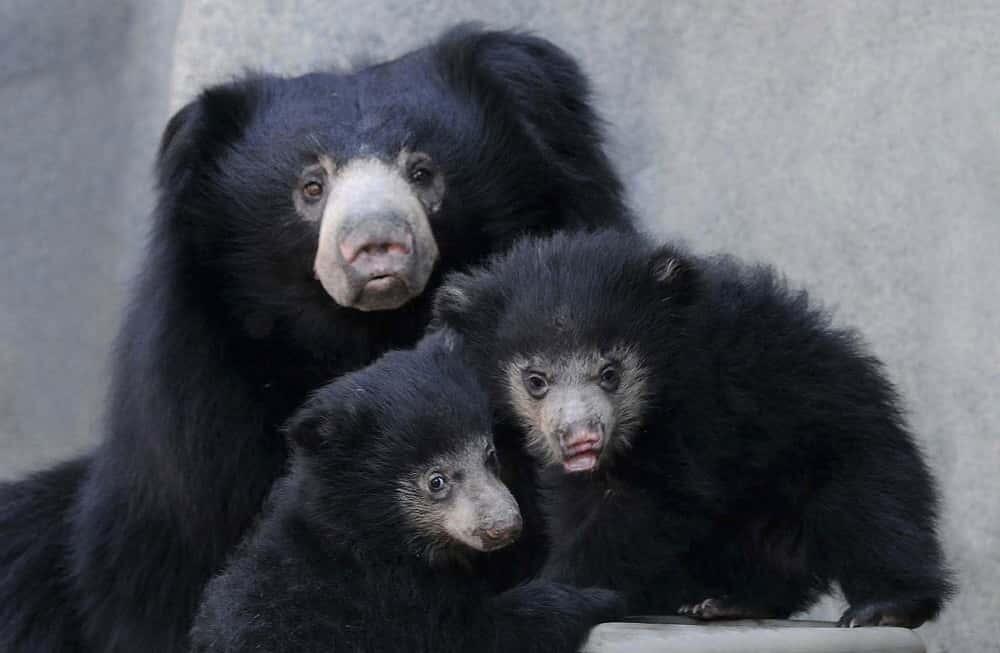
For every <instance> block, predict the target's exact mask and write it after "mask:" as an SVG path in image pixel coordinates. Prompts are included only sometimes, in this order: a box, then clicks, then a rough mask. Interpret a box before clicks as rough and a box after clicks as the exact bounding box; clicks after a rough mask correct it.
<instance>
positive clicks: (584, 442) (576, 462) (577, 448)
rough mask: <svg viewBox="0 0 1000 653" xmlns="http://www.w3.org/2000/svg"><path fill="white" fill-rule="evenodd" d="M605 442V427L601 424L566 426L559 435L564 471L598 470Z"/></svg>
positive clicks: (575, 472) (570, 472)
mask: <svg viewBox="0 0 1000 653" xmlns="http://www.w3.org/2000/svg"><path fill="white" fill-rule="evenodd" d="M604 442H605V435H604V428H603V427H602V426H600V425H596V424H586V425H571V426H569V427H568V428H566V429H565V430H564V431H563V432H562V433H561V434H560V436H559V447H560V451H561V454H562V466H563V471H565V472H566V473H567V474H580V473H584V472H594V471H597V469H598V467H600V463H601V453H602V451H603V450H604Z"/></svg>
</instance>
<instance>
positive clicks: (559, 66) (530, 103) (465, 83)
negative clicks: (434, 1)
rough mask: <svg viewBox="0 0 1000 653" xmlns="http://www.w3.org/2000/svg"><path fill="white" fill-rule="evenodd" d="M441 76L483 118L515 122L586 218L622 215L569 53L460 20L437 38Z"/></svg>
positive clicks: (616, 185)
mask: <svg viewBox="0 0 1000 653" xmlns="http://www.w3.org/2000/svg"><path fill="white" fill-rule="evenodd" d="M437 56H438V58H439V61H440V62H441V63H442V64H443V66H444V70H445V76H446V78H447V79H448V80H449V81H450V83H451V84H452V86H453V87H454V88H456V89H457V90H458V91H459V92H462V93H466V94H468V95H470V96H471V97H472V99H473V100H475V101H476V103H477V104H478V105H479V106H482V107H483V109H484V111H485V114H486V120H487V123H488V124H490V125H494V126H495V125H506V124H508V123H514V124H515V125H517V126H518V128H519V129H520V131H521V132H522V133H523V134H524V136H525V137H526V138H527V139H528V140H529V142H530V143H531V144H533V145H534V147H535V149H536V150H537V151H538V154H539V155H540V156H541V157H542V159H543V160H544V161H545V162H546V163H548V164H549V166H550V168H551V171H550V172H551V177H550V178H549V179H548V180H547V182H548V183H550V184H553V185H555V186H556V187H557V188H558V187H559V186H561V185H564V184H565V185H567V190H568V186H569V185H572V189H573V192H566V193H563V197H564V198H565V199H564V201H565V202H567V203H568V206H567V207H566V208H567V209H568V210H570V211H572V212H573V213H574V214H575V216H576V219H577V220H579V221H580V222H582V223H583V224H584V225H585V226H586V225H590V226H597V225H600V224H605V225H606V224H607V222H608V220H609V217H610V216H615V217H618V216H625V215H626V214H627V211H625V208H624V201H623V200H622V194H623V192H622V184H621V181H620V180H619V178H618V175H617V173H616V172H615V171H614V168H613V166H612V165H611V162H610V161H609V160H608V158H607V155H606V154H605V152H604V138H603V135H602V133H601V121H600V119H599V118H598V117H597V114H596V113H595V111H594V109H593V107H592V106H591V102H590V85H589V83H588V81H587V78H586V77H585V76H584V74H583V72H582V71H581V70H580V67H579V65H578V64H577V63H576V61H575V60H574V59H573V58H572V57H570V56H569V55H568V54H567V53H566V52H565V51H563V50H562V49H560V48H559V47H557V46H556V45H554V44H553V43H551V42H549V41H547V40H545V39H543V38H539V37H536V36H532V35H530V34H524V33H519V32H513V31H482V30H480V29H478V28H477V27H476V26H475V25H468V24H467V25H460V26H458V27H456V28H453V29H452V30H450V31H449V32H447V33H446V34H445V35H444V36H443V37H442V38H441V40H440V41H439V42H438V44H437Z"/></svg>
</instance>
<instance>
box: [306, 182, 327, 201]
mask: <svg viewBox="0 0 1000 653" xmlns="http://www.w3.org/2000/svg"><path fill="white" fill-rule="evenodd" d="M302 195H303V197H305V198H306V199H307V200H309V201H311V202H315V201H316V200H318V199H320V198H321V197H323V184H321V183H320V182H318V181H307V182H306V183H304V184H303V185H302Z"/></svg>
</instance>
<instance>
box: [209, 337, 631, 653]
mask: <svg viewBox="0 0 1000 653" xmlns="http://www.w3.org/2000/svg"><path fill="white" fill-rule="evenodd" d="M457 340H458V339H457V337H456V336H455V335H454V334H453V333H447V332H445V333H438V334H434V335H431V336H428V337H427V338H425V339H424V340H423V341H422V342H421V343H419V344H418V346H417V348H416V349H414V350H411V351H395V352H390V353H388V354H386V355H385V356H383V357H382V358H381V359H380V360H378V361H377V362H376V363H374V364H373V365H371V366H369V367H367V368H365V369H363V370H360V371H358V372H355V373H352V374H349V375H346V376H344V377H341V378H340V379H339V380H337V381H335V382H333V383H331V384H330V385H328V386H326V387H325V388H323V389H322V390H320V391H318V392H317V393H316V394H315V395H314V396H313V398H312V399H311V400H310V401H309V402H307V404H306V406H305V407H303V408H302V409H301V410H300V411H299V412H298V414H297V415H296V416H295V417H293V418H292V421H291V422H290V424H289V427H288V433H289V437H290V439H291V440H292V443H293V447H294V449H295V452H294V455H293V458H292V462H291V471H290V473H289V475H288V476H287V477H286V478H284V479H283V480H281V481H279V484H278V485H277V486H276V489H275V491H274V494H273V495H272V497H271V499H270V507H269V509H268V511H267V512H266V516H265V517H264V518H263V519H262V521H261V523H260V524H259V525H258V528H257V530H256V531H255V532H254V533H253V534H252V535H251V536H250V537H249V539H248V540H247V541H246V542H245V543H244V544H243V545H242V546H241V549H240V551H239V552H238V553H237V554H236V556H235V557H234V558H233V559H232V560H231V561H230V564H229V565H228V567H227V569H226V571H224V572H223V573H222V575H220V576H219V577H217V578H215V579H214V580H213V581H212V582H211V583H210V584H209V586H208V588H207V590H206V592H205V597H204V599H203V602H202V606H201V610H200V612H199V616H198V618H197V620H196V622H195V626H194V629H193V632H192V638H193V642H194V650H196V651H329V650H335V651H435V652H439V651H498V652H500V651H539V652H541V651H565V652H567V653H569V652H570V651H575V650H576V649H577V647H578V646H579V645H580V644H581V642H582V641H583V639H584V637H585V636H586V634H587V631H588V630H589V629H590V628H591V627H592V626H594V625H596V624H597V623H599V622H601V621H606V620H609V619H613V618H615V617H616V616H620V614H621V613H622V610H623V607H622V601H621V598H620V596H619V595H618V594H617V593H616V592H613V591H609V590H602V589H577V588H575V587H571V586H568V585H563V584H559V583H556V582H552V581H548V580H536V581H533V582H530V583H527V584H525V585H521V586H518V587H516V588H514V589H511V590H508V591H506V592H504V593H500V594H498V593H496V592H494V591H492V590H491V589H490V586H489V584H488V582H487V581H486V580H485V579H484V578H483V577H482V576H480V575H479V574H478V573H477V572H476V571H475V569H476V566H475V565H474V564H472V563H473V559H474V557H475V556H476V554H477V552H482V551H492V550H496V549H499V548H502V547H504V546H506V545H508V544H510V543H511V542H513V541H514V540H515V539H517V537H518V536H519V534H520V531H521V527H522V523H521V515H520V511H519V509H518V505H517V502H516V501H515V500H514V498H513V496H512V495H511V493H510V492H509V491H508V489H507V487H506V486H505V485H504V484H503V483H502V482H501V481H500V479H499V477H498V461H497V456H496V452H495V450H494V446H493V439H492V435H491V423H490V422H491V413H490V407H489V402H488V399H487V396H486V393H485V391H483V390H482V389H481V388H480V387H479V386H478V385H477V381H476V378H475V374H474V373H473V371H472V370H470V369H469V368H467V367H466V366H465V365H464V364H463V362H462V351H461V346H460V343H459V342H458V341H457Z"/></svg>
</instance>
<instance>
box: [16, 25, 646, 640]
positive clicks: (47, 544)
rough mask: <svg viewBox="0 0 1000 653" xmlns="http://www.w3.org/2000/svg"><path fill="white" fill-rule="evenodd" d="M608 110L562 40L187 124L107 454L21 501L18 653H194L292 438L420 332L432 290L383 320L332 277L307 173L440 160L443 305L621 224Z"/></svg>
mask: <svg viewBox="0 0 1000 653" xmlns="http://www.w3.org/2000/svg"><path fill="white" fill-rule="evenodd" d="M587 95H588V92H587V86H586V83H585V80H584V78H583V76H582V75H581V73H580V71H579V69H578V68H577V66H576V65H575V63H574V62H573V61H572V60H571V59H570V58H569V57H568V56H567V55H566V54H565V53H563V52H562V51H560V50H559V49H558V48H556V47H555V46H553V45H552V44H550V43H548V42H547V41H544V40H542V39H539V38H534V37H531V36H526V35H521V34H515V33H503V32H479V31H476V30H474V29H470V28H461V29H457V30H455V31H452V32H450V33H448V34H446V35H445V36H444V37H442V38H441V39H440V40H439V41H438V42H436V43H435V44H433V45H431V46H429V47H427V48H425V49H422V50H418V51H415V52H413V53H410V54H408V55H406V56H404V57H402V58H400V59H397V60H395V61H392V62H389V63H386V64H382V65H378V66H373V67H369V68H365V69H363V70H360V71H358V72H354V73H350V74H347V73H317V74H310V75H305V76H303V77H297V78H293V79H285V78H278V77H272V76H254V77H250V78H247V79H244V80H242V81H237V82H234V83H231V84H226V85H222V86H218V87H215V88H211V89H209V90H207V91H205V92H204V93H203V94H202V95H201V96H200V97H199V98H197V99H196V100H195V101H193V102H192V103H191V104H189V105H188V106H186V107H184V108H183V109H181V110H180V111H179V112H178V113H177V115H175V116H174V117H173V118H172V119H171V120H170V123H169V125H168V126H167V128H166V131H165V133H164V135H163V140H162V145H161V148H160V154H159V160H158V165H157V169H158V178H159V187H160V196H159V206H158V209H157V211H156V214H155V218H154V224H153V233H152V237H151V240H150V244H149V248H148V250H147V253H146V256H145V259H144V260H143V271H142V274H141V275H140V279H139V281H138V283H137V285H136V287H135V290H134V292H133V295H132V301H131V307H130V309H129V311H128V314H127V316H126V319H125V323H124V326H123V328H122V331H121V334H120V337H119V339H118V344H117V350H116V353H115V361H114V375H113V380H112V383H111V390H110V401H109V406H108V411H107V427H106V428H107V433H106V437H105V439H104V442H103V444H102V445H101V446H100V447H99V448H98V449H97V451H96V452H95V453H94V454H93V455H92V456H89V457H88V458H86V459H81V460H79V461H78V462H74V463H70V464H69V465H67V466H64V467H60V468H59V469H57V470H54V471H52V472H47V473H43V474H42V475H40V476H37V477H34V478H32V479H29V480H26V481H23V482H22V483H15V484H13V485H6V486H4V487H3V488H2V489H0V564H2V565H3V567H2V568H0V596H2V597H3V601H2V602H3V605H4V607H3V609H2V610H0V642H2V643H3V644H4V645H5V650H10V651H32V652H34V651H44V650H60V651H63V650H70V649H72V647H73V646H79V647H81V648H83V649H85V650H93V651H102V652H103V651H128V652H133V651H144V652H146V653H152V652H154V651H177V650H180V649H182V648H183V647H184V642H185V638H186V634H187V632H188V629H189V626H190V620H191V617H192V615H193V613H194V610H195V608H196V606H197V601H198V597H199V594H200V591H201V589H202V586H203V584H204V583H205V581H206V580H207V579H208V578H209V576H210V575H211V574H212V573H213V572H216V571H218V569H219V567H220V565H221V564H222V562H223V560H224V558H225V556H226V554H227V553H228V552H229V551H230V550H231V548H232V547H233V546H234V545H235V544H236V543H237V542H238V541H239V539H240V538H241V536H242V535H243V534H244V532H245V531H246V530H247V528H248V527H249V526H250V525H251V523H252V522H253V519H254V516H255V515H256V514H257V513H258V510H259V508H260V505H261V502H262V500H263V498H264V497H265V495H266V493H267V491H268V489H269V488H270V486H271V484H272V481H273V480H274V478H275V477H276V476H277V475H278V474H279V473H280V472H281V470H282V469H283V468H284V465H285V459H286V450H285V443H284V440H283V438H281V437H280V436H279V435H277V431H276V429H277V426H278V425H280V424H281V423H282V422H284V421H285V420H286V419H287V417H288V416H289V415H290V414H291V412H292V411H293V410H294V409H295V407H297V406H298V405H299V404H300V403H301V402H302V400H303V399H304V398H305V396H306V394H307V393H308V391H310V390H311V389H314V388H316V387H319V386H320V385H321V384H323V383H325V382H326V381H328V380H329V379H331V378H332V377H336V376H337V375H339V374H342V373H344V372H347V371H350V370H353V369H356V368H358V367H360V366H363V365H365V364H367V363H369V362H371V361H372V360H373V359H374V358H375V357H376V356H378V355H379V354H380V353H382V352H384V351H385V350H387V349H389V348H392V347H398V346H405V345H408V344H412V343H413V342H414V341H415V339H416V338H417V337H418V336H419V334H421V333H422V331H423V327H424V325H425V322H426V320H427V317H428V314H429V306H428V304H429V302H428V300H427V299H426V297H427V296H428V295H429V293H425V295H424V296H423V298H421V299H418V300H416V301H412V302H410V303H409V304H407V305H405V306H404V307H402V308H401V309H399V310H396V311H392V312H376V313H362V312H359V311H355V310H349V309H344V308H341V307H340V306H338V305H337V304H335V303H334V302H333V301H332V300H331V299H330V297H329V296H327V294H326V293H325V292H324V290H323V288H322V287H321V285H320V284H319V283H318V282H317V281H315V280H314V279H313V274H312V269H311V264H312V261H313V258H314V256H315V252H316V247H317V227H316V225H314V224H313V225H311V224H309V223H306V222H304V221H303V220H301V219H300V218H299V217H298V216H297V215H296V214H295V212H294V207H293V202H292V188H293V186H294V184H295V179H296V177H297V175H298V174H299V171H300V170H301V167H302V165H303V162H304V161H307V160H310V159H313V158H315V157H316V156H317V155H318V154H328V155H329V156H331V157H332V158H333V159H335V160H338V161H340V160H344V159H349V158H350V157H352V156H354V155H356V154H358V153H361V152H364V153H365V154H366V155H379V154H381V155H384V156H390V157H391V156H392V155H393V153H394V152H396V151H398V149H399V148H400V147H401V146H403V145H409V146H412V147H419V148H420V149H422V150H424V151H426V152H428V153H429V154H430V155H431V156H433V158H434V160H435V161H436V162H437V163H438V164H439V165H440V166H441V167H442V170H443V173H444V175H445V179H446V183H447V192H446V194H445V197H444V202H443V204H442V206H441V208H440V210H439V211H437V212H436V213H435V215H434V216H433V217H432V220H431V226H432V229H433V232H434V236H435V238H436V240H437V243H438V247H439V249H440V252H441V255H440V259H439V264H438V267H437V271H436V273H435V275H434V277H433V278H432V281H431V283H432V286H433V284H434V283H436V281H437V279H438V278H439V276H440V274H441V273H442V272H443V271H447V270H449V269H454V268H456V267H459V266H462V265H465V264H468V263H469V262H473V261H476V260H478V259H480V258H481V257H482V256H484V255H485V254H486V253H488V252H491V251H495V250H498V249H500V248H503V247H505V246H506V245H507V244H508V243H509V242H510V241H511V240H512V239H513V238H514V237H515V236H517V235H518V234H521V233H523V232H525V231H528V232H531V231H535V232H547V231H551V230H555V229H563V228H573V227H589V226H593V225H598V224H607V223H608V221H607V220H606V219H605V218H604V217H602V216H607V215H621V214H622V211H621V208H622V200H621V187H620V183H619V181H618V179H617V177H616V175H615V173H614V172H613V170H612V169H611V166H610V165H609V162H608V160H607V159H606V157H605V155H604V153H603V151H602V148H601V138H600V135H599V129H598V124H597V119H596V117H595V115H594V113H593V112H592V110H591V108H590V106H589V105H588V101H587ZM622 222H623V223H624V222H626V221H622ZM77 623H78V624H79V626H80V628H79V629H77V628H75V624H77Z"/></svg>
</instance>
